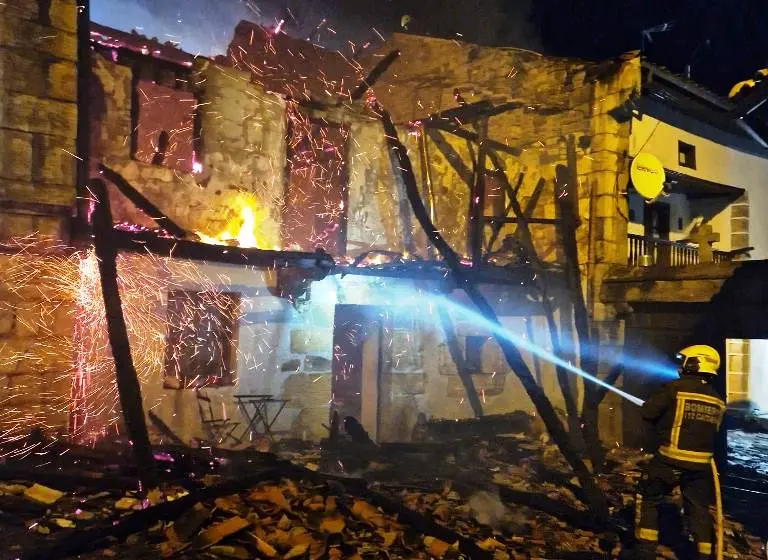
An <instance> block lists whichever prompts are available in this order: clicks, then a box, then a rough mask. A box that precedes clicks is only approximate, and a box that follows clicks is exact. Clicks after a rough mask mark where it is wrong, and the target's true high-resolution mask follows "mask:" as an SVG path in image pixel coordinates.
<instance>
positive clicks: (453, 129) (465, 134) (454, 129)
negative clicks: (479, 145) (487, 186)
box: [425, 121, 523, 156]
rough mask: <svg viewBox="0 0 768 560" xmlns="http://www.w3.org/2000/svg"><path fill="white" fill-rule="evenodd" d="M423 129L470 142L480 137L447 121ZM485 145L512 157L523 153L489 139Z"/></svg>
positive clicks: (477, 140)
mask: <svg viewBox="0 0 768 560" xmlns="http://www.w3.org/2000/svg"><path fill="white" fill-rule="evenodd" d="M425 128H427V129H429V128H436V129H438V130H442V131H445V132H450V133H451V134H453V135H454V136H458V137H459V138H463V139H465V140H469V141H470V142H479V141H480V137H479V135H478V134H477V133H476V132H472V131H471V130H466V129H464V128H461V127H460V126H458V125H456V124H452V123H451V122H448V121H441V122H436V123H432V124H430V126H428V127H425ZM486 143H487V144H488V148H489V149H493V150H498V151H500V152H504V153H506V154H511V155H513V156H519V155H520V154H522V153H523V151H522V150H521V149H520V148H515V147H514V146H510V145H508V144H505V143H504V142H499V141H498V140H493V139H491V138H489V139H487V140H486Z"/></svg>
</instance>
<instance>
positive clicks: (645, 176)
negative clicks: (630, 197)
mask: <svg viewBox="0 0 768 560" xmlns="http://www.w3.org/2000/svg"><path fill="white" fill-rule="evenodd" d="M629 176H630V178H631V179H632V186H634V187H635V190H636V191H637V193H638V194H639V195H640V196H642V197H643V198H644V199H646V200H647V201H649V202H650V201H653V200H656V198H658V196H659V195H660V194H661V191H662V190H664V180H665V179H666V173H665V172H664V166H663V165H662V164H661V162H660V161H659V158H657V157H656V156H654V155H651V154H649V153H647V152H641V153H639V154H637V155H636V156H635V159H633V160H632V166H631V167H630V168H629Z"/></svg>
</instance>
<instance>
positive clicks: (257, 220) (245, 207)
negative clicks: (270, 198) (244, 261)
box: [195, 196, 269, 249]
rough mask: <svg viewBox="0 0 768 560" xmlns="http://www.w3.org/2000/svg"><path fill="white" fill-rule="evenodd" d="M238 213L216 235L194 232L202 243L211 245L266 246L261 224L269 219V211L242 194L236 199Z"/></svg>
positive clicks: (267, 244)
mask: <svg viewBox="0 0 768 560" xmlns="http://www.w3.org/2000/svg"><path fill="white" fill-rule="evenodd" d="M237 205H238V206H240V213H239V216H238V217H237V218H233V219H230V220H229V221H228V222H227V225H226V227H225V228H224V230H223V231H222V232H220V233H219V234H218V235H214V236H211V235H207V234H205V233H203V232H201V231H196V232H195V233H196V234H197V236H198V237H199V238H200V240H201V241H202V242H203V243H209V244H211V245H237V246H238V247H246V248H253V247H258V248H262V249H264V248H267V247H268V246H269V243H268V242H267V240H266V238H265V236H264V235H263V234H262V231H261V226H262V224H264V223H265V222H267V221H268V220H269V211H268V210H267V209H266V208H262V207H260V206H259V205H258V204H257V202H256V200H255V199H254V198H253V197H251V196H243V197H242V198H241V199H240V200H238V201H237Z"/></svg>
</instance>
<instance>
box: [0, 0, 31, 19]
mask: <svg viewBox="0 0 768 560" xmlns="http://www.w3.org/2000/svg"><path fill="white" fill-rule="evenodd" d="M39 8H40V2H38V0H14V1H13V2H3V3H2V4H0V17H7V16H14V17H18V18H24V19H30V20H35V19H37V17H38V15H39V13H40V10H39Z"/></svg>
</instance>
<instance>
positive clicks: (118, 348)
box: [90, 179, 154, 488]
mask: <svg viewBox="0 0 768 560" xmlns="http://www.w3.org/2000/svg"><path fill="white" fill-rule="evenodd" d="M90 191H91V195H92V196H93V197H94V198H95V200H96V207H95V209H94V212H93V233H94V245H95V247H96V257H97V258H98V260H99V275H100V276H101V293H102V297H103V298H104V310H105V312H106V316H107V334H108V336H109V345H110V347H111V348H112V356H113V358H114V361H115V378H116V380H117V391H118V395H119V397H120V406H121V407H122V410H123V419H124V420H125V426H126V429H127V431H128V436H129V437H130V438H131V442H132V444H133V455H134V459H135V461H136V466H137V468H138V470H139V475H140V476H141V479H142V481H143V482H144V484H145V488H148V487H149V486H151V485H152V483H153V482H154V472H153V471H154V457H153V456H152V449H151V447H150V443H149V434H148V433H147V424H146V420H145V418H144V406H143V404H142V401H141V387H140V385H139V380H138V378H137V377H136V369H135V368H134V366H133V359H132V357H131V346H130V342H129V340H128V328H127V327H126V324H125V317H124V316H123V308H122V303H121V301H120V291H119V287H118V283H117V250H116V249H115V246H114V243H113V241H112V233H113V225H112V213H111V211H110V209H109V199H108V198H107V187H106V185H105V184H104V181H102V180H101V179H95V180H93V181H91V183H90Z"/></svg>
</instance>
